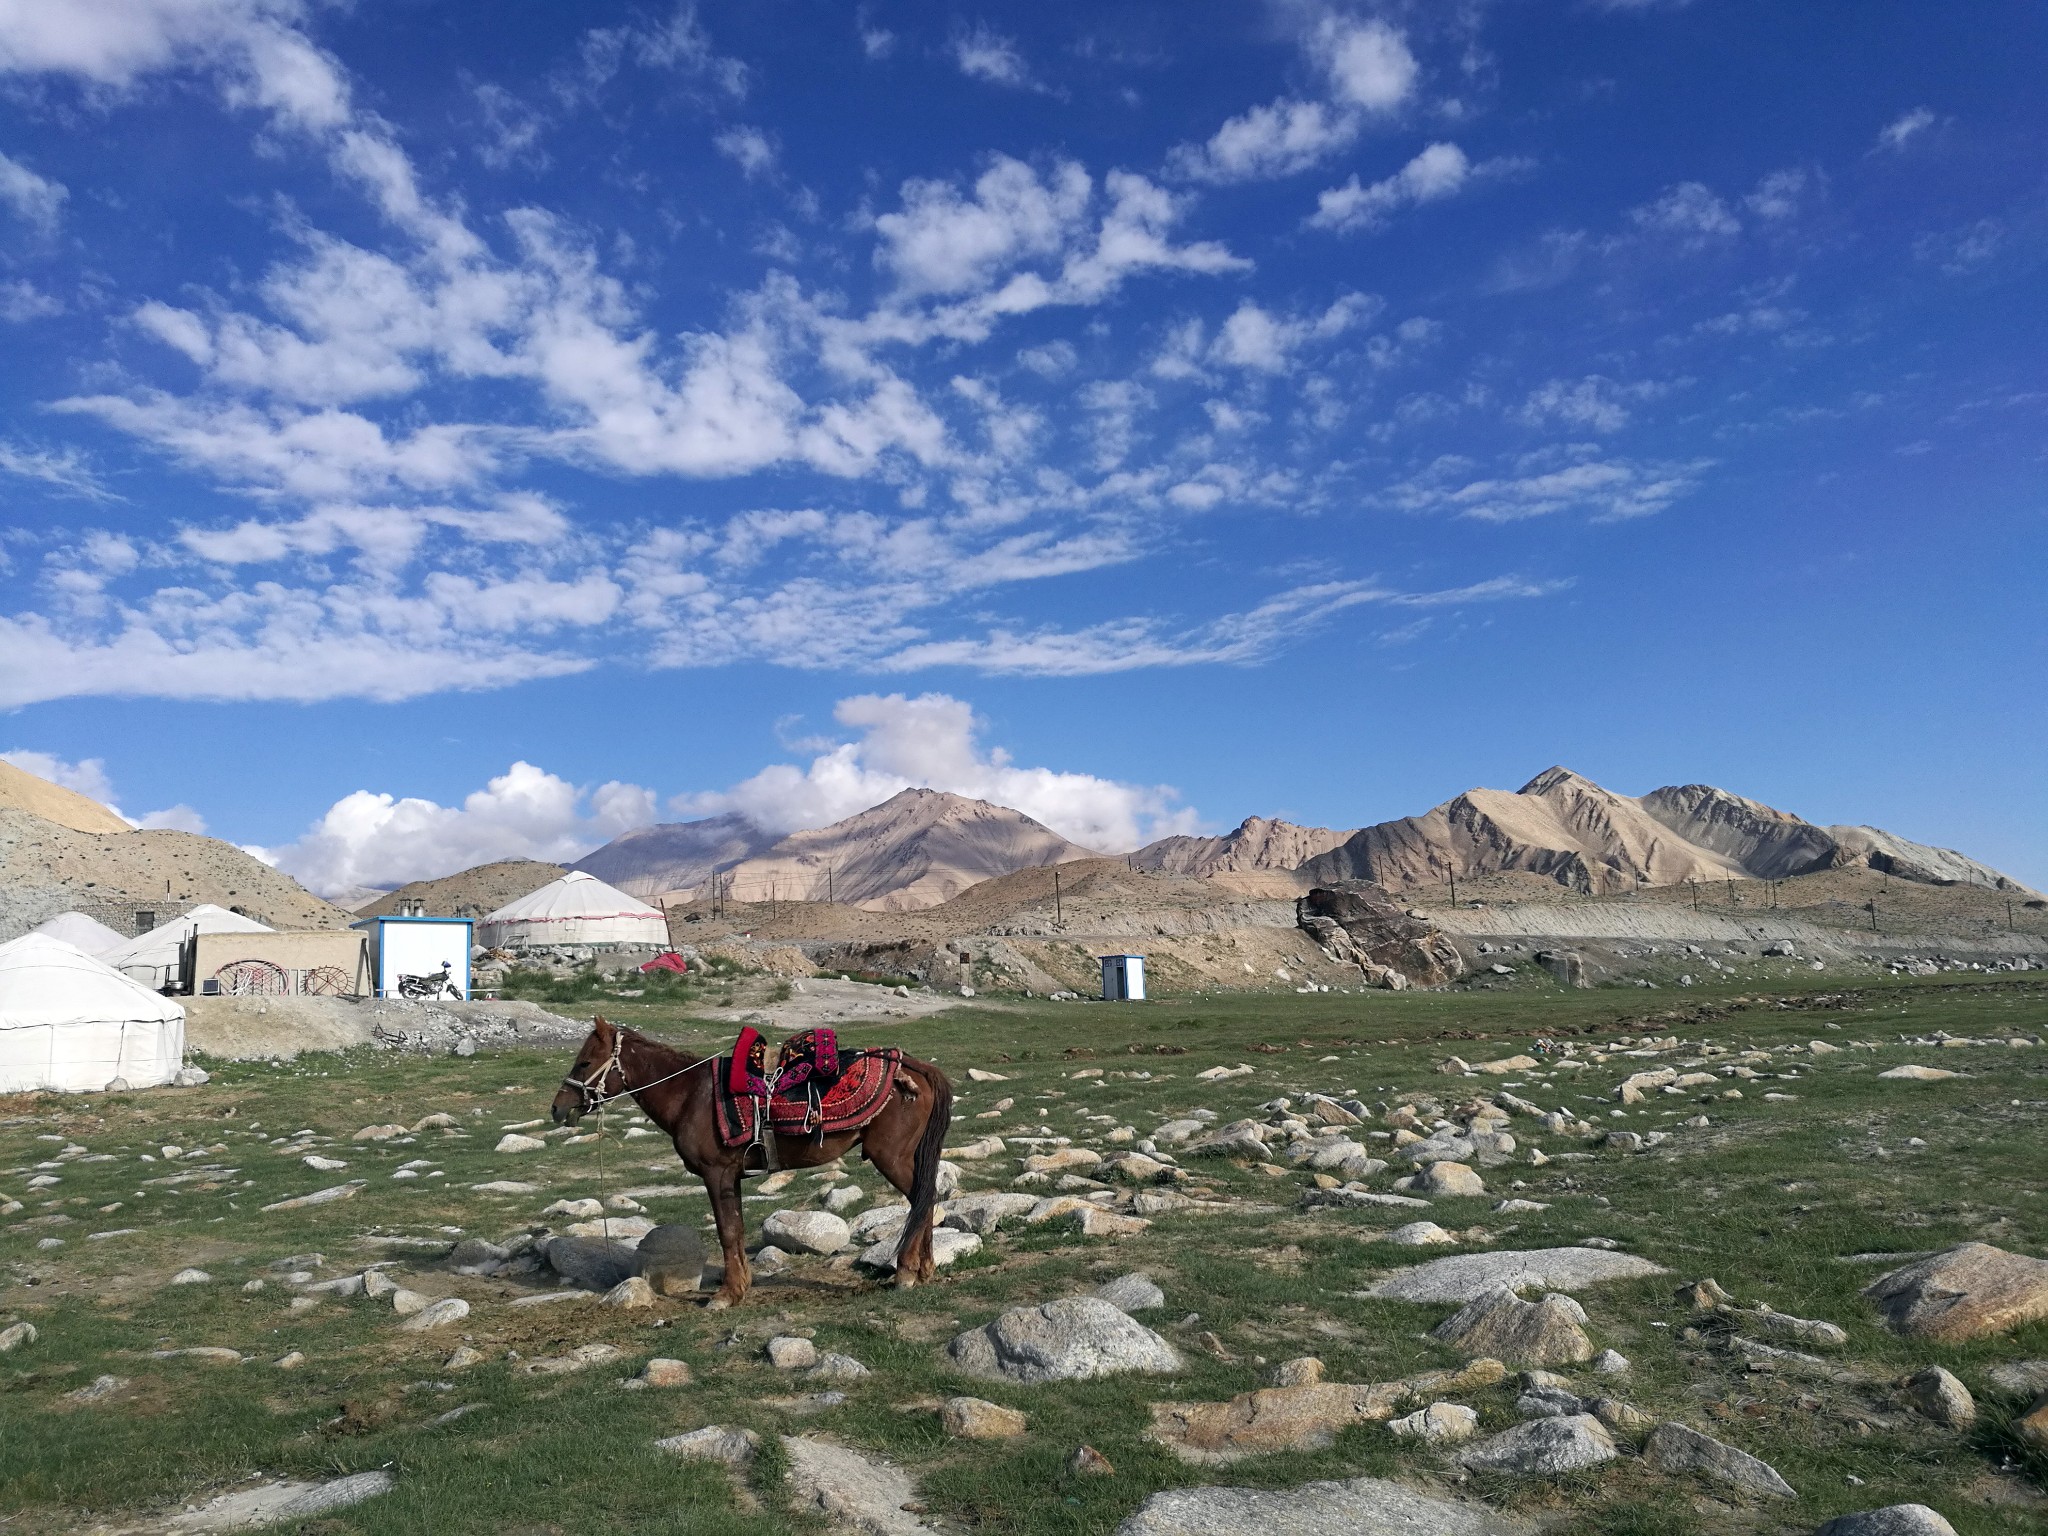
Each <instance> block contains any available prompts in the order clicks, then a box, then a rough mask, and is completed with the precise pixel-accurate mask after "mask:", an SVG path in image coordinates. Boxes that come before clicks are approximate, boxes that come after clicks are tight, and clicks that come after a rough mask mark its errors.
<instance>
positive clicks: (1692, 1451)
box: [1643, 1424, 1799, 1499]
mask: <svg viewBox="0 0 2048 1536" xmlns="http://www.w3.org/2000/svg"><path fill="white" fill-rule="evenodd" d="M1643 1460H1645V1461H1647V1462H1648V1463H1649V1464H1650V1465H1651V1466H1653V1467H1655V1468H1656V1469H1657V1470H1658V1471H1659V1472H1669V1473H1679V1472H1698V1473H1701V1474H1703V1475H1704V1476H1707V1477H1711V1478H1713V1479H1714V1480H1715V1481H1716V1482H1722V1483H1730V1484H1733V1485H1734V1486H1735V1487H1737V1488H1742V1489H1746V1490H1747V1491H1748V1492H1750V1493H1767V1494H1770V1495H1772V1496H1773V1497H1775V1498H1780V1499H1796V1498H1798V1497H1799V1495H1798V1493H1797V1492H1796V1491H1795V1490H1794V1489H1793V1487H1792V1485H1791V1484H1790V1483H1788V1482H1786V1481H1785V1479H1784V1478H1782V1477H1780V1476H1779V1475H1778V1469H1777V1468H1776V1467H1773V1466H1772V1465H1771V1464H1770V1463H1769V1462H1766V1461H1759V1460H1758V1459H1757V1458H1756V1457H1754V1456H1752V1455H1750V1454H1749V1453H1748V1452H1747V1451H1738V1450H1737V1449H1735V1447H1734V1446H1732V1445H1723V1444H1722V1443H1721V1442H1720V1441H1719V1440H1716V1439H1715V1438H1714V1437H1713V1436H1712V1435H1703V1434H1701V1433H1700V1432H1699V1431H1698V1430H1696V1429H1687V1428H1686V1427H1685V1426H1684V1425H1683V1424H1659V1425H1658V1426H1657V1427H1656V1428H1655V1429H1653V1430H1651V1431H1650V1438H1649V1439H1648V1440H1647V1441H1646V1442H1644V1445H1643Z"/></svg>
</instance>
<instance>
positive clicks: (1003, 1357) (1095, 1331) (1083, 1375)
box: [947, 1296, 1181, 1382]
mask: <svg viewBox="0 0 2048 1536" xmlns="http://www.w3.org/2000/svg"><path fill="white" fill-rule="evenodd" d="M947 1354H948V1355H949V1356H951V1358H952V1360H953V1363H954V1364H955V1365H956V1366H958V1367H959V1368H960V1369H961V1370H963V1371H966V1372H967V1373H968V1374H970V1375H974V1376H983V1377H989V1378H1005V1379H1008V1380H1011V1381H1022V1382H1043V1381H1079V1380H1086V1379H1088V1378H1091V1377H1096V1376H1111V1375H1116V1374H1118V1373H1120V1372H1123V1371H1142V1372H1148V1373H1152V1374H1160V1375H1163V1374H1166V1373H1169V1372H1172V1371H1176V1370H1179V1369H1180V1363H1181V1362H1180V1356H1179V1355H1178V1354H1176V1353H1175V1352H1174V1349H1173V1346H1172V1345H1170V1344H1168V1343H1167V1342H1166V1340H1164V1339H1162V1338H1161V1337H1160V1336H1159V1335H1158V1334H1156V1333H1154V1332H1153V1331H1152V1330H1151V1329H1149V1328H1147V1327H1145V1326H1144V1324H1142V1323H1139V1322H1136V1321H1134V1320H1133V1319H1132V1318H1130V1317H1129V1316H1127V1315H1126V1314H1125V1313H1124V1312H1122V1311H1121V1310H1119V1309H1118V1308H1117V1307H1115V1306H1114V1305H1112V1304H1111V1303H1109V1302H1107V1301H1104V1300H1103V1299H1102V1298H1100V1297H1099V1296H1070V1297H1065V1298H1063V1299H1061V1300H1059V1301H1049V1302H1046V1303H1044V1304H1043V1305H1042V1306H1036V1307H1013V1308H1012V1309H1011V1310H1009V1311H1008V1312H1005V1313H1003V1314H1002V1315H1001V1316H1000V1317H998V1318H996V1319H995V1320H994V1321H993V1322H990V1323H988V1324H986V1325H984V1326H983V1327H980V1328H973V1329H970V1330H968V1331H967V1332H966V1333H963V1334H961V1335H959V1336H958V1337H957V1338H955V1339H954V1340H953V1342H952V1343H951V1344H950V1345H948V1346H947Z"/></svg>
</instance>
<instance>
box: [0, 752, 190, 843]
mask: <svg viewBox="0 0 2048 1536" xmlns="http://www.w3.org/2000/svg"><path fill="white" fill-rule="evenodd" d="M0 761H5V762H9V763H12V764H14V766H15V767H17V768H19V769H21V770H23V771H24V772H26V773H32V774H34V775H35V776H36V777H37V778H39V779H47V780H48V781H49V782H50V783H52V784H55V785H57V786H58V787H59V788H61V789H68V790H70V791H72V792H73V793H74V794H80V795H84V796H85V797H86V798H87V799H88V800H97V801H98V802H99V803H100V804H101V805H104V806H105V807H106V808H107V809H108V810H110V811H112V812H113V813H114V814H115V815H116V816H119V817H121V819H122V820H123V821H125V822H127V823H128V824H129V825H130V826H131V827H143V828H146V829H151V830H155V829H158V828H169V829H171V830H173V831H177V832H204V831H205V830H206V818H205V817H204V816H202V815H200V814H199V813H198V812H197V811H195V810H193V809H192V807H191V806H189V805H173V806H169V807H167V808H166V809H164V810H161V811H145V812H144V813H143V814H142V815H140V816H128V815H125V814H123V812H122V810H121V808H120V806H119V805H118V804H116V803H115V795H114V781H113V780H112V779H111V778H109V777H108V775H107V762H106V759H105V758H102V757H88V758H82V759H80V760H79V761H77V762H71V761H69V760H67V759H65V758H61V757H59V756H57V755H56V754H55V753H54V752H38V751H35V750H34V749H32V748H27V747H16V748H14V749H13V750H12V751H8V752H0Z"/></svg>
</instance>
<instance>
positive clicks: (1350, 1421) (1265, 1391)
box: [1145, 1381, 1408, 1462]
mask: <svg viewBox="0 0 2048 1536" xmlns="http://www.w3.org/2000/svg"><path fill="white" fill-rule="evenodd" d="M1407 1394H1408V1389H1407V1387H1406V1386H1405V1385H1403V1384H1402V1383H1400V1382H1397V1381H1390V1382H1378V1383H1374V1384H1372V1385H1368V1386H1352V1385H1348V1384H1346V1383H1342V1382H1321V1383H1318V1384H1315V1385H1312V1386H1299V1387H1261V1388H1259V1389H1257V1390H1256V1391H1252V1392H1240V1393H1238V1395H1237V1396H1236V1397H1233V1398H1231V1399H1230V1400H1229V1401H1228V1402H1222V1403H1154V1404H1153V1405H1152V1423H1151V1426H1150V1427H1149V1428H1148V1429H1147V1430H1146V1431H1145V1437H1146V1438H1147V1439H1148V1440H1156V1441H1158V1442H1159V1443H1160V1444H1161V1445H1164V1446H1165V1447H1166V1448H1167V1449H1168V1450H1170V1451H1172V1452H1173V1453H1174V1454H1175V1455H1176V1456H1179V1457H1180V1458H1181V1459H1182V1460H1183V1461H1193V1462H1227V1461H1235V1460H1236V1459H1238V1458H1239V1457H1242V1456H1257V1455H1266V1454H1269V1453H1271V1452H1274V1451H1316V1450H1321V1449H1323V1448H1324V1447H1326V1446H1328V1445H1329V1444H1330V1443H1331V1442H1332V1441H1333V1440H1335V1439H1336V1438H1337V1433H1338V1431H1339V1430H1342V1429H1348V1428H1349V1427H1350V1426H1352V1425H1354V1424H1369V1423H1380V1422H1382V1421H1384V1420H1386V1419H1390V1418H1392V1417H1393V1415H1394V1409H1395V1408H1396V1407H1397V1406H1398V1405H1399V1404H1400V1402H1401V1400H1402V1399H1403V1398H1404V1397H1406V1396H1407Z"/></svg>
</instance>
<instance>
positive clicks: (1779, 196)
mask: <svg viewBox="0 0 2048 1536" xmlns="http://www.w3.org/2000/svg"><path fill="white" fill-rule="evenodd" d="M1813 179H1814V178H1812V177H1810V176H1808V175H1807V173H1806V172H1805V171H1804V170H1801V169H1800V168H1799V167H1797V166H1792V167H1789V168H1787V169H1785V170H1782V171H1772V172H1771V173H1770V174H1768V175H1767V176H1765V177H1764V178H1763V179H1762V180H1760V181H1759V182H1757V184H1756V190H1755V191H1753V192H1751V193H1750V194H1749V196H1747V197H1745V198H1744V199H1743V200H1742V205H1743V207H1745V208H1747V209H1748V210H1749V211H1750V212H1751V213H1753V214H1755V215H1756V216H1757V217H1758V218H1760V219H1789V218H1791V217H1792V215H1793V214H1795V213H1797V212H1798V211H1799V209H1800V207H1801V206H1802V204H1803V203H1804V201H1805V199H1806V194H1807V190H1808V185H1809V183H1810V182H1811V181H1812V180H1813Z"/></svg>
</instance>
